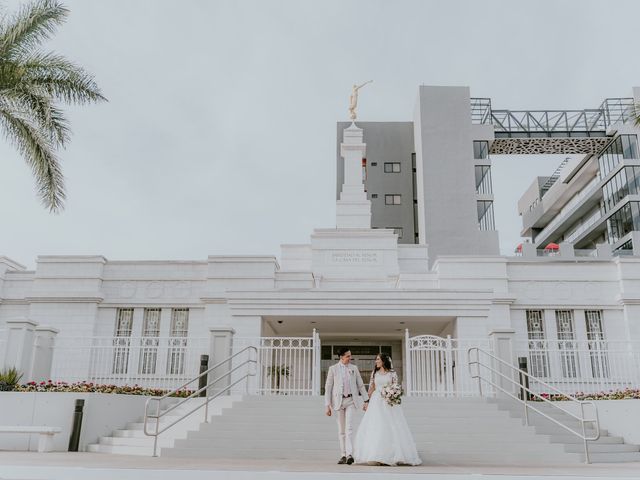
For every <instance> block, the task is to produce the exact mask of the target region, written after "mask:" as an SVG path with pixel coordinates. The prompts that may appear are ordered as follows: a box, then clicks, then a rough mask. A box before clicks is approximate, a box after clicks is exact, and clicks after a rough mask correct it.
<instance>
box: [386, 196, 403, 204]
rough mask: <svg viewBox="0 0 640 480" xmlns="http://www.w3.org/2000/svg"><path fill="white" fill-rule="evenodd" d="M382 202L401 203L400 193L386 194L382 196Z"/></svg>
mask: <svg viewBox="0 0 640 480" xmlns="http://www.w3.org/2000/svg"><path fill="white" fill-rule="evenodd" d="M384 204H385V205H401V204H402V195H397V194H387V195H385V196H384Z"/></svg>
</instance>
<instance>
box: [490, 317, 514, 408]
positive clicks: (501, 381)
mask: <svg viewBox="0 0 640 480" xmlns="http://www.w3.org/2000/svg"><path fill="white" fill-rule="evenodd" d="M515 333H516V331H515V330H513V329H512V328H502V329H495V330H491V331H490V332H489V341H490V344H491V351H492V352H493V355H494V356H495V357H497V358H498V359H500V360H502V362H505V363H506V364H508V365H510V366H512V367H514V366H517V363H516V359H515V355H514V353H513V340H514V337H515ZM502 362H499V361H496V360H494V361H493V369H494V370H495V371H496V372H498V373H499V374H495V375H494V378H493V380H492V381H493V383H494V384H496V385H499V386H500V388H502V390H503V391H506V392H508V393H511V394H513V395H517V393H518V389H517V386H516V384H514V383H513V382H510V381H509V379H511V380H513V381H515V382H517V381H518V376H517V374H516V372H515V371H514V370H513V369H512V368H509V367H508V366H507V365H505V364H504V363H502ZM503 391H499V390H498V391H497V392H496V395H497V396H500V395H505V393H504V392H503Z"/></svg>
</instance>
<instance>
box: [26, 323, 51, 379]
mask: <svg viewBox="0 0 640 480" xmlns="http://www.w3.org/2000/svg"><path fill="white" fill-rule="evenodd" d="M57 334H58V329H56V328H53V327H36V328H35V341H34V343H33V360H32V361H31V374H30V375H29V378H30V380H31V381H32V382H42V381H44V382H46V381H47V380H49V379H51V367H52V362H53V353H54V346H55V339H56V335H57Z"/></svg>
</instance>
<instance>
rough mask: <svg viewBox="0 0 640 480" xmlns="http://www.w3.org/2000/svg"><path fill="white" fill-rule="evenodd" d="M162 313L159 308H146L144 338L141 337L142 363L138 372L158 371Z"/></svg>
mask: <svg viewBox="0 0 640 480" xmlns="http://www.w3.org/2000/svg"><path fill="white" fill-rule="evenodd" d="M160 313H161V310H160V309H159V308H145V309H144V318H143V321H142V338H141V339H140V363H139V365H138V373H141V374H154V373H156V362H157V360H158V345H159V338H158V337H159V335H160Z"/></svg>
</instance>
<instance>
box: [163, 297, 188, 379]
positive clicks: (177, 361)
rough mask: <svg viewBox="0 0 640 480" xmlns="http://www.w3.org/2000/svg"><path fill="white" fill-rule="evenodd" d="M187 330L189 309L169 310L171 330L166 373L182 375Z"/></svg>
mask: <svg viewBox="0 0 640 480" xmlns="http://www.w3.org/2000/svg"><path fill="white" fill-rule="evenodd" d="M188 330H189V309H188V308H173V309H171V329H170V335H171V337H173V338H171V339H169V352H168V358H167V373H168V374H171V375H182V374H183V373H184V367H185V365H184V363H185V352H186V349H187V338H186V337H187V334H188Z"/></svg>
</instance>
